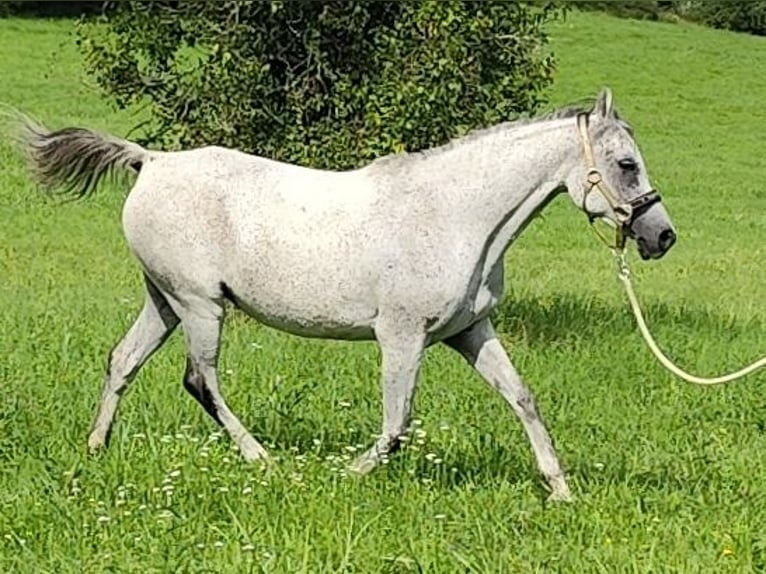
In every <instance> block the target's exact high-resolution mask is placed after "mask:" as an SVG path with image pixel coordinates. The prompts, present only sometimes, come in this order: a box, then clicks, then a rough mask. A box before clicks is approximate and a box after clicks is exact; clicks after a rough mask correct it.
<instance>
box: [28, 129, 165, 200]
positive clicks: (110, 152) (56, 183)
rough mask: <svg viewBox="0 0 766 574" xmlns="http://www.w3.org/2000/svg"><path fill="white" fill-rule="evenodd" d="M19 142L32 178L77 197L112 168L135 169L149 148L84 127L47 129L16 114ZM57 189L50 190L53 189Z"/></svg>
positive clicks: (89, 190)
mask: <svg viewBox="0 0 766 574" xmlns="http://www.w3.org/2000/svg"><path fill="white" fill-rule="evenodd" d="M16 117H17V120H18V124H20V125H19V127H20V130H19V131H18V132H17V135H18V140H19V143H20V144H21V145H22V147H23V149H24V151H25V152H26V155H27V159H28V162H29V165H30V169H31V171H32V173H33V175H34V176H35V177H36V179H37V180H38V181H39V182H40V183H41V184H42V185H43V186H44V187H46V188H48V189H49V190H50V191H51V192H52V193H57V194H61V195H68V196H71V197H73V198H75V199H80V198H82V197H84V196H86V195H89V194H90V193H91V192H92V191H93V190H94V189H95V188H96V186H97V185H98V184H99V182H100V181H101V180H102V179H103V178H104V176H107V175H108V176H114V175H115V168H121V169H125V170H132V171H134V172H135V173H138V172H139V171H140V170H141V166H142V165H143V163H144V162H145V161H146V160H147V159H149V157H150V156H151V155H152V153H153V152H150V151H149V150H146V149H144V148H143V147H141V146H140V145H138V144H136V143H133V142H130V141H128V140H124V139H120V138H116V137H113V136H110V135H104V134H99V133H96V132H94V131H91V130H88V129H85V128H64V129H61V130H57V131H50V130H48V129H46V128H44V127H43V126H41V125H39V124H37V123H35V122H33V121H32V120H31V119H29V118H28V117H27V116H24V115H21V114H16ZM57 188H58V190H59V191H57V192H54V191H53V190H54V189H57Z"/></svg>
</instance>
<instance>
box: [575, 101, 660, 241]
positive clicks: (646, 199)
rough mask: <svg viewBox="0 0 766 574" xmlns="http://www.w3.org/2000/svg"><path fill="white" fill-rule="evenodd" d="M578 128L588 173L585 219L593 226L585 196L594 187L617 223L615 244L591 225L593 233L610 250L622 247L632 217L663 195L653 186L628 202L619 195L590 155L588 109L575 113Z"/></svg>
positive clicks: (584, 199)
mask: <svg viewBox="0 0 766 574" xmlns="http://www.w3.org/2000/svg"><path fill="white" fill-rule="evenodd" d="M577 127H578V129H579V130H580V137H581V138H582V143H583V151H584V152H585V164H586V165H587V167H588V173H587V176H586V179H585V183H584V191H585V193H584V194H583V198H582V210H583V211H584V212H585V213H586V214H587V215H588V221H589V222H590V224H591V227H593V223H594V221H595V220H596V219H597V218H598V216H597V215H594V214H592V213H589V212H588V209H587V207H586V202H587V199H588V195H590V193H591V192H592V191H593V190H594V189H597V190H598V191H599V193H601V195H602V196H603V198H604V199H605V200H606V202H607V203H608V204H609V207H611V208H612V212H613V213H614V218H615V220H616V221H615V223H616V225H617V228H616V232H615V244H614V245H610V243H609V241H608V240H607V239H606V237H604V235H603V234H602V233H601V232H600V231H599V230H598V229H597V228H596V227H593V230H594V231H595V232H596V235H598V236H599V237H600V238H601V240H602V241H603V242H604V243H606V245H608V246H609V247H611V248H612V249H615V248H616V249H622V248H624V246H625V239H626V237H627V236H628V235H629V234H630V226H631V225H632V224H633V221H635V219H636V218H637V217H638V216H639V215H641V214H642V213H643V212H644V211H646V210H647V209H649V207H650V206H652V205H654V204H655V203H659V202H660V201H662V198H661V197H660V194H659V192H658V191H657V190H656V189H650V190H649V191H648V192H646V193H644V194H641V195H639V196H638V197H634V198H633V199H631V200H627V201H626V200H622V199H621V198H620V197H618V196H617V195H616V194H615V193H614V192H613V191H612V190H611V189H609V186H607V185H606V182H605V181H604V178H603V177H602V175H601V172H600V171H599V169H598V168H597V167H596V160H595V158H594V157H593V147H592V145H591V142H590V135H589V134H588V113H587V112H581V113H579V114H577Z"/></svg>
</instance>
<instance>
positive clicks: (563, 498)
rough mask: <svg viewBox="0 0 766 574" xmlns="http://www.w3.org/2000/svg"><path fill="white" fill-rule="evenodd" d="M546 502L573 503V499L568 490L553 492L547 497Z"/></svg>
mask: <svg viewBox="0 0 766 574" xmlns="http://www.w3.org/2000/svg"><path fill="white" fill-rule="evenodd" d="M547 502H552V503H555V502H574V497H573V496H572V494H571V493H570V492H569V491H568V490H554V491H553V492H551V493H550V495H548V498H547Z"/></svg>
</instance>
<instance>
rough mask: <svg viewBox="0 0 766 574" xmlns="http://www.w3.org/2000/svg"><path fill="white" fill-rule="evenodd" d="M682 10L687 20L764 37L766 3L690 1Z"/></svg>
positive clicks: (726, 0)
mask: <svg viewBox="0 0 766 574" xmlns="http://www.w3.org/2000/svg"><path fill="white" fill-rule="evenodd" d="M682 10H683V13H684V15H685V16H686V17H687V18H689V19H691V20H694V21H697V22H700V23H702V24H707V25H708V26H712V27H713V28H722V29H725V30H732V31H735V32H746V33H748V34H755V35H757V36H766V2H753V1H748V2H735V1H733V0H691V1H689V2H685V3H684V4H683V7H682Z"/></svg>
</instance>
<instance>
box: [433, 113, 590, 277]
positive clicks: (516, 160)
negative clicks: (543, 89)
mask: <svg viewBox="0 0 766 574" xmlns="http://www.w3.org/2000/svg"><path fill="white" fill-rule="evenodd" d="M580 145H581V144H580V141H579V139H578V135H577V130H576V122H575V119H574V118H566V119H555V120H548V121H541V122H539V123H535V124H528V125H524V126H519V127H518V128H515V129H514V128H511V129H509V130H508V131H507V132H503V131H500V132H498V133H496V134H487V135H486V136H484V137H482V138H478V139H477V140H476V141H473V142H468V143H466V144H465V149H464V150H462V151H463V154H464V155H463V157H462V158H460V157H459V156H460V150H456V152H457V153H456V154H455V156H454V157H453V158H452V160H451V161H450V162H448V163H449V164H450V165H452V166H454V167H453V168H457V169H460V168H461V166H462V168H463V169H465V170H466V171H465V173H464V174H463V175H464V177H463V178H462V179H463V181H465V182H470V183H468V186H469V188H470V189H469V190H468V192H466V190H462V191H463V193H462V196H463V201H462V202H461V204H460V207H459V209H460V213H461V217H462V218H464V221H470V228H471V230H470V233H471V234H472V239H473V240H475V241H477V242H479V243H481V244H482V249H483V251H484V253H485V256H484V258H483V260H484V274H485V276H486V274H488V273H489V272H490V271H491V269H492V268H494V267H495V265H497V264H498V263H502V261H501V260H502V257H503V254H504V253H505V251H506V249H507V248H508V246H509V245H510V244H511V243H512V242H513V240H514V239H516V237H518V235H519V234H520V233H521V232H522V231H523V230H524V228H525V227H526V225H527V224H528V223H529V222H530V221H531V220H532V219H533V218H534V217H535V215H537V214H538V212H539V211H540V210H541V209H542V208H544V207H545V205H547V203H548V202H549V201H550V200H551V199H553V197H554V196H555V195H557V194H558V193H559V192H560V191H562V190H563V187H562V186H563V184H564V180H565V178H566V176H567V175H568V173H569V172H570V171H571V169H572V167H573V164H574V162H576V161H581V160H580V159H579V157H580V153H579V146H580ZM444 168H445V169H447V165H446V164H445V166H444ZM458 195H460V191H458ZM466 197H470V201H465V198H466Z"/></svg>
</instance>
